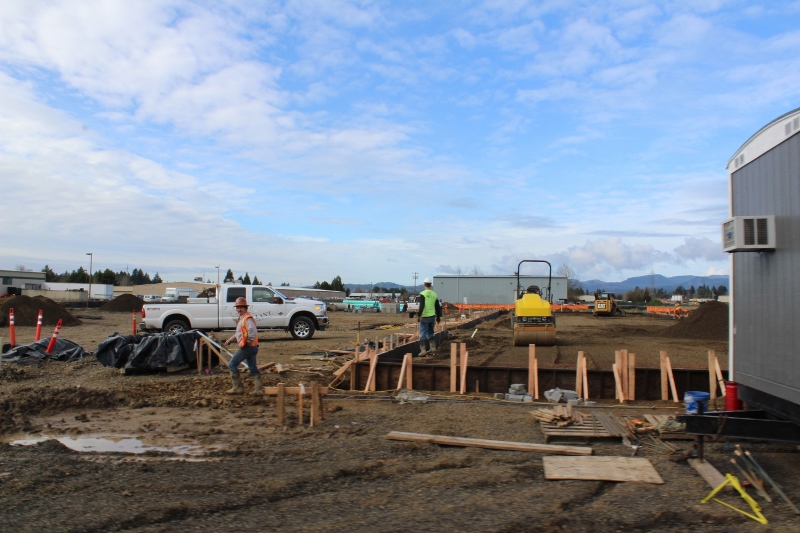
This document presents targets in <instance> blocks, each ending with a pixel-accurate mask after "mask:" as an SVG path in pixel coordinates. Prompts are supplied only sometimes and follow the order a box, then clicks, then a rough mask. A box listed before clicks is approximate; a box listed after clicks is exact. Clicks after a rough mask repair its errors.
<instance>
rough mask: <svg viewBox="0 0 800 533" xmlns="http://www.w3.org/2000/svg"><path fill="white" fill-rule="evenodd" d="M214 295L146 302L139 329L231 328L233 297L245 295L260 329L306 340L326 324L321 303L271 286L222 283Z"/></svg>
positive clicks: (233, 325) (175, 331)
mask: <svg viewBox="0 0 800 533" xmlns="http://www.w3.org/2000/svg"><path fill="white" fill-rule="evenodd" d="M216 294H217V296H212V297H210V298H189V299H188V301H187V302H186V303H147V302H146V303H145V304H144V306H142V322H140V323H139V329H140V330H143V331H146V330H161V331H167V332H170V333H180V332H183V331H188V330H190V329H200V330H206V331H209V330H213V331H219V330H226V329H227V330H230V329H235V328H236V322H237V321H238V320H239V315H238V314H237V313H236V309H235V308H234V305H233V304H234V302H235V301H236V298H239V297H244V298H246V299H247V302H248V304H249V305H250V308H249V311H250V314H252V315H253V318H255V319H256V325H257V326H258V329H259V330H283V331H288V332H289V333H291V334H292V337H294V338H295V339H299V340H308V339H310V338H311V337H313V336H314V332H315V331H316V330H320V331H324V330H325V328H326V327H327V326H328V322H329V321H328V317H327V315H326V314H325V311H326V306H325V303H324V302H320V301H318V300H309V299H306V298H297V299H292V298H288V297H287V296H284V295H283V294H281V293H280V292H278V291H277V290H275V289H274V288H272V287H264V286H262V285H234V284H225V285H222V286H219V287H217V290H216Z"/></svg>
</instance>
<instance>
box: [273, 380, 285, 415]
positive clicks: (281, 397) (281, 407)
mask: <svg viewBox="0 0 800 533" xmlns="http://www.w3.org/2000/svg"><path fill="white" fill-rule="evenodd" d="M275 410H276V411H277V412H278V413H277V415H278V424H279V425H283V423H284V422H285V421H286V385H284V384H283V383H279V384H278V401H277V403H276V406H275Z"/></svg>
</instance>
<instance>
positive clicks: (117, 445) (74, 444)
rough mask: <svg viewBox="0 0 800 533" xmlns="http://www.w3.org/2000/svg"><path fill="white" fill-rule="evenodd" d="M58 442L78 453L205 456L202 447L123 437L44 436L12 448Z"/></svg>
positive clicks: (33, 438)
mask: <svg viewBox="0 0 800 533" xmlns="http://www.w3.org/2000/svg"><path fill="white" fill-rule="evenodd" d="M49 439H53V440H57V441H58V442H60V443H61V444H63V445H64V446H66V447H67V448H69V449H70V450H74V451H76V452H106V453H108V452H116V453H132V454H142V453H145V452H151V451H152V452H166V453H174V454H177V455H190V456H196V455H203V453H204V450H203V448H201V447H200V446H192V445H188V444H184V445H178V446H155V445H151V444H145V443H143V442H142V441H141V440H140V439H137V438H134V437H122V438H118V439H113V438H108V437H78V438H73V437H67V436H63V437H49V436H47V435H42V436H40V437H31V438H27V439H18V440H15V441H12V442H11V443H10V444H11V445H12V446H32V445H34V444H38V443H40V442H44V441H46V440H49Z"/></svg>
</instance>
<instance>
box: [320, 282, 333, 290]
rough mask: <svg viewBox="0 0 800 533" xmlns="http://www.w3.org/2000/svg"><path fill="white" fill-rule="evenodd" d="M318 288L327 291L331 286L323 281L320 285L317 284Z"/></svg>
mask: <svg viewBox="0 0 800 533" xmlns="http://www.w3.org/2000/svg"><path fill="white" fill-rule="evenodd" d="M319 288H320V289H322V290H325V291H328V290H330V289H331V284H330V283H328V282H327V281H323V282H322V283H320V284H319Z"/></svg>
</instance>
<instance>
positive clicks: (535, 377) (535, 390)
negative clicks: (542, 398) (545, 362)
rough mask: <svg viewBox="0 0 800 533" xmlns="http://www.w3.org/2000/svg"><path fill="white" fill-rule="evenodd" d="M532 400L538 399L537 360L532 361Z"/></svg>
mask: <svg viewBox="0 0 800 533" xmlns="http://www.w3.org/2000/svg"><path fill="white" fill-rule="evenodd" d="M533 398H534V399H535V400H538V399H539V360H538V359H536V358H535V357H534V359H533Z"/></svg>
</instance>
